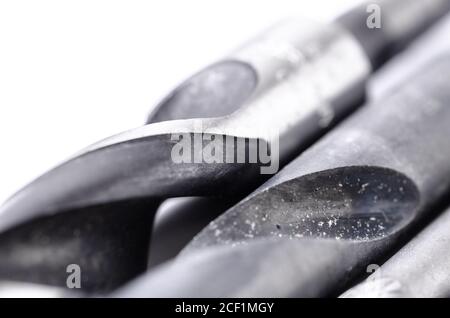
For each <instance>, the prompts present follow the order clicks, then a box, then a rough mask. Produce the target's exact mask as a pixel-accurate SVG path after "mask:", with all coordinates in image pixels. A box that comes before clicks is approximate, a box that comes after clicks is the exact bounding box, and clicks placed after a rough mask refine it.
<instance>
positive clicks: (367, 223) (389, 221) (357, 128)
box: [116, 56, 450, 297]
mask: <svg viewBox="0 0 450 318" xmlns="http://www.w3.org/2000/svg"><path fill="white" fill-rule="evenodd" d="M449 71H450V57H449V56H445V57H442V58H440V59H438V60H436V61H434V62H433V63H432V64H430V65H428V66H427V67H426V68H425V69H423V70H421V71H420V72H418V73H417V74H415V75H414V76H413V77H412V78H411V80H410V81H409V82H408V83H406V84H405V85H404V86H402V87H400V88H398V89H397V91H396V92H395V93H393V94H392V95H391V96H390V97H388V98H386V99H384V100H380V101H379V102H377V103H376V104H374V105H370V106H367V107H365V108H363V109H361V110H360V111H359V112H358V113H357V114H355V115H353V116H352V117H351V118H350V119H348V120H346V121H345V122H344V123H343V124H342V125H340V126H339V127H338V128H336V129H335V130H333V131H332V132H330V133H329V134H328V135H327V136H325V138H323V139H322V140H321V141H320V142H318V143H316V144H315V145H314V146H313V147H312V148H310V149H309V150H307V151H306V152H305V153H303V154H302V155H301V156H300V157H298V158H297V159H296V160H294V161H293V162H291V163H290V164H289V165H288V166H287V167H286V168H284V169H283V170H282V171H281V172H280V173H278V174H277V175H276V176H274V177H273V178H272V179H270V180H269V181H268V182H267V183H265V184H264V185H262V186H261V187H260V188H259V189H258V190H257V191H255V192H254V193H253V194H251V195H250V196H249V197H247V198H246V199H244V200H243V201H242V202H241V203H239V204H238V205H236V206H235V207H233V208H232V209H230V210H228V211H227V212H226V213H224V214H223V215H222V216H220V217H219V218H218V219H216V220H215V221H213V222H212V223H211V224H210V225H209V226H208V227H207V228H205V229H204V230H203V231H202V232H201V233H200V234H199V235H197V236H196V238H195V239H194V240H193V241H192V242H191V243H190V244H189V245H188V246H187V247H186V249H185V250H184V251H183V252H182V254H181V256H180V257H179V258H177V259H176V260H175V261H174V262H172V263H169V264H168V265H166V266H163V267H161V268H160V269H157V270H155V271H154V272H152V273H150V274H148V276H144V277H143V278H141V279H140V280H137V281H136V282H135V283H131V284H130V285H129V286H128V287H125V288H124V289H123V290H122V291H119V292H118V293H117V294H116V296H119V297H123V296H125V297H128V296H132V297H143V296H145V297H146V296H153V297H167V296H168V297H175V296H189V297H198V296H203V297H206V296H208V297H242V296H243V297H249V296H250V297H267V296H269V297H289V296H301V297H317V296H327V295H330V294H332V293H335V292H336V291H339V290H340V289H341V288H343V287H344V286H345V285H346V284H347V283H348V282H349V281H350V280H351V279H352V278H353V277H355V275H357V274H358V273H359V272H360V270H361V268H363V267H365V266H367V265H368V264H371V263H373V261H374V260H377V259H378V258H380V257H382V256H384V255H385V254H386V253H388V252H389V251H390V250H391V249H392V248H395V247H396V245H397V244H398V242H399V240H400V239H401V238H405V237H407V236H409V235H410V234H411V231H412V229H413V226H414V225H415V224H417V222H419V221H420V220H421V219H422V218H423V217H424V216H425V215H426V214H427V213H428V212H429V210H430V206H431V205H433V204H435V203H436V202H437V201H439V200H441V199H442V198H444V197H445V195H446V194H448V192H449V191H450V178H449V177H448V176H449V175H450V161H449V160H448V158H449V156H450V140H449V138H448V136H450V125H449V124H448V123H449V121H450V90H449V88H450V86H449V83H448V79H447V75H446V74H448V72H449Z"/></svg>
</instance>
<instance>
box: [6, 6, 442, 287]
mask: <svg viewBox="0 0 450 318" xmlns="http://www.w3.org/2000/svg"><path fill="white" fill-rule="evenodd" d="M394 3H395V5H394ZM380 5H381V6H382V7H383V8H384V11H385V12H386V13H387V14H388V19H387V21H391V23H388V24H387V25H386V26H385V27H384V28H383V31H375V32H369V33H368V34H367V35H364V36H359V31H358V30H359V29H361V28H364V25H363V26H361V25H359V24H358V23H355V24H354V25H353V24H352V23H350V20H352V21H359V20H360V19H361V17H365V16H366V12H365V10H361V8H360V9H355V10H354V11H352V12H351V13H350V14H349V15H348V16H347V17H342V19H338V21H337V22H336V23H334V24H332V25H329V26H320V25H316V24H310V23H304V22H302V21H290V22H287V23H285V24H281V25H278V26H276V27H275V28H274V29H272V30H269V31H267V32H266V33H264V34H263V35H262V36H261V37H260V38H257V39H256V40H255V41H253V42H250V44H249V45H247V46H244V47H243V48H241V49H240V50H238V51H236V52H235V53H233V54H231V55H230V56H229V57H228V58H227V59H225V60H224V61H222V62H220V63H217V64H215V65H213V66H211V67H210V68H207V69H206V70H205V71H203V72H200V73H199V74H197V75H196V76H194V77H193V78H191V79H190V80H188V81H187V82H186V83H184V84H182V85H181V87H180V88H178V89H176V90H175V91H174V92H173V93H172V94H170V96H169V97H168V98H167V99H166V100H165V101H164V102H163V103H162V104H161V107H160V108H158V109H157V111H156V112H155V113H153V114H152V115H151V118H150V119H149V121H151V122H155V123H153V124H150V125H147V126H144V127H140V128H136V129H133V130H131V131H128V132H125V133H122V134H119V135H116V136H113V137H111V138H108V139H106V140H104V141H101V142H99V143H97V144H94V145H93V146H91V147H88V148H87V149H85V150H84V151H82V152H80V153H79V154H77V155H76V156H74V157H73V158H71V159H69V160H68V161H66V162H64V163H63V164H61V165H60V166H58V167H56V168H55V169H53V170H51V171H49V172H48V173H46V174H45V175H43V176H42V177H40V178H38V179H36V180H35V181H34V182H32V183H31V184H29V185H28V186H26V187H25V188H24V189H22V190H21V191H20V192H18V193H17V194H16V195H15V196H13V197H12V198H11V199H9V200H8V201H7V202H6V203H5V205H3V206H2V207H1V208H0V232H1V233H2V236H5V238H4V239H1V240H0V241H3V242H4V244H5V246H3V248H2V251H3V252H4V255H6V256H7V258H6V259H7V260H8V261H6V265H5V266H4V267H3V270H2V269H1V268H0V275H2V276H3V277H5V276H6V277H15V278H17V279H20V280H27V281H28V280H31V281H35V282H38V283H39V282H43V283H51V284H60V282H61V277H59V276H58V275H55V272H61V271H60V268H61V266H62V265H63V264H68V263H71V262H78V263H81V264H82V265H83V270H84V272H85V273H86V274H87V276H88V277H89V278H90V279H89V280H88V281H87V286H88V288H89V289H97V288H101V289H110V288H113V287H115V286H117V285H118V284H120V283H121V282H123V281H125V280H126V279H129V278H130V277H131V276H133V275H136V274H137V273H139V272H141V271H142V270H143V263H145V258H146V253H143V251H144V250H145V249H146V248H147V246H148V242H147V241H148V229H147V227H146V226H148V227H149V226H150V224H151V220H152V218H153V216H152V215H151V213H150V212H151V211H155V209H156V208H157V207H158V206H159V203H160V202H161V200H163V199H166V198H170V197H179V196H191V195H201V196H204V195H217V194H221V193H241V192H242V191H243V190H242V189H243V188H244V189H245V188H248V187H249V186H250V185H251V184H252V183H257V182H258V180H257V179H258V178H256V177H257V176H258V172H259V168H260V164H258V163H257V164H251V163H234V164H230V163H224V164H209V163H205V162H202V163H186V164H176V163H175V162H174V161H173V158H172V157H171V150H172V149H173V140H172V139H171V137H172V136H173V135H174V134H192V135H199V134H203V133H204V132H207V133H210V134H215V135H219V136H230V137H234V138H236V139H244V140H245V141H248V140H261V141H264V142H266V143H269V144H270V146H275V145H274V144H272V143H271V142H270V141H271V138H270V136H267V135H266V130H267V129H268V128H271V130H272V131H276V132H277V133H278V134H279V137H280V140H279V146H280V149H279V154H280V161H281V164H283V162H285V161H287V160H288V159H289V158H290V157H292V156H293V155H294V154H296V153H299V152H300V151H302V150H304V149H305V148H306V147H307V146H308V145H309V144H310V143H311V142H312V141H313V140H315V139H317V137H318V136H320V135H322V134H323V133H324V132H325V131H327V130H328V129H329V128H330V127H332V125H333V123H335V122H337V121H339V120H340V119H341V118H342V117H344V116H346V115H347V114H348V113H350V112H351V111H353V110H354V108H355V106H356V105H358V104H360V102H361V100H362V99H363V96H364V87H365V83H366V80H367V78H368V76H369V74H370V64H372V65H373V67H374V68H376V67H378V66H379V60H380V59H382V57H383V58H385V57H386V56H389V55H390V54H392V53H394V52H395V51H396V49H397V48H394V46H395V45H393V43H394V42H395V43H403V42H407V41H408V40H410V39H411V38H413V37H414V36H415V35H417V34H419V33H420V32H421V31H422V30H423V29H424V28H426V26H427V25H429V24H431V23H432V22H434V21H435V20H436V19H437V18H438V17H440V16H441V15H443V13H445V12H447V11H448V9H449V1H443V0H432V1H430V0H427V1H425V0H421V1H410V0H409V1H407V0H399V1H383V2H380ZM418 8H419V9H420V10H418ZM399 17H401V20H402V21H406V22H405V23H404V24H402V25H403V27H401V28H399V26H398V25H397V24H396V23H393V21H397V18H399ZM345 21H349V22H348V23H346V22H345ZM367 37H369V38H367ZM370 39H373V41H375V39H377V43H378V45H377V46H370V45H368V43H370V42H371V41H372V40H370ZM275 107H276V108H275ZM274 109H276V111H274ZM197 115H198V116H202V117H210V118H207V119H202V120H198V119H197V120H196V119H184V118H192V117H195V116H197ZM220 116H222V117H220ZM167 119H179V120H174V121H166V122H161V121H163V120H167ZM200 125H201V126H202V127H201V128H198V127H199V126H200ZM258 127H259V128H260V129H258ZM246 145H247V148H246V149H245V151H249V149H248V148H249V147H251V146H252V143H250V142H248V143H247V144H246ZM233 151H234V152H237V149H236V148H235V147H234V146H233ZM255 179H256V180H255ZM236 180H239V183H238V185H239V186H237V183H236V182H235V181H236ZM149 211H150V212H149ZM126 212H128V213H126ZM58 214H60V217H58ZM132 214H133V215H132ZM130 224H131V226H130ZM99 227H100V228H101V229H102V230H101V231H98V228H99ZM54 228H58V229H59V231H57V232H56V233H55V234H53V233H52V231H50V230H51V229H54ZM36 237H39V238H41V240H39V241H38V243H36V244H35V245H33V244H31V247H32V248H33V250H34V251H35V252H37V250H39V248H41V249H42V250H47V251H50V252H49V254H50V255H48V257H40V258H39V259H38V260H34V259H33V262H31V261H30V256H29V255H28V254H26V253H22V252H21V247H20V246H23V245H24V243H27V244H29V243H30V242H33V241H35V242H36V240H35V238H36ZM49 242H50V243H49ZM143 256H144V257H143ZM2 259H5V258H2ZM0 265H1V264H0ZM0 267H1V266H0ZM31 268H33V269H36V268H37V269H39V270H33V271H31V270H30V269H31ZM31 272H33V273H36V272H37V273H38V274H33V275H31V274H30V273H31ZM30 275H31V276H30ZM63 281H64V280H63ZM89 282H90V283H89Z"/></svg>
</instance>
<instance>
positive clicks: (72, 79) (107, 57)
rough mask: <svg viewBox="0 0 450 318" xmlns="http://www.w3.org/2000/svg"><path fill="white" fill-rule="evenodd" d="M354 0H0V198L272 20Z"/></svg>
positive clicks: (325, 11)
mask: <svg viewBox="0 0 450 318" xmlns="http://www.w3.org/2000/svg"><path fill="white" fill-rule="evenodd" d="M357 2H359V1H358V0H313V1H311V0H309V1H306V0H296V1H293V0H291V1H285V0H259V1H258V0H164V1H112V0H105V1H95V0H83V1H80V0H78V1H61V0H55V1H33V0H30V1H20V0H14V1H6V0H5V1H2V0H0V203H1V202H2V201H4V200H5V199H6V198H7V197H8V196H10V195H11V194H13V193H14V192H15V191H16V190H18V189H19V188H20V187H22V186H24V185H25V184H27V183H28V182H29V181H31V180H32V179H33V178H35V177H37V176H39V175H40V174H42V173H44V172H45V171H46V170H48V169H50V168H51V167H53V166H54V165H56V164H58V163H59V162H61V161H63V160H64V159H65V158H67V157H69V156H70V155H72V154H73V153H75V152H77V151H78V150H80V149H82V148H84V147H85V146H87V145H89V144H91V143H94V142H95V141H97V140H99V139H102V138H104V137H107V136H109V135H112V134H115V133H118V132H121V131H123V130H126V129H129V128H133V127H136V126H139V125H141V124H143V122H144V121H145V118H146V115H147V114H148V113H149V111H150V110H151V109H152V107H154V105H155V104H156V103H157V102H158V101H159V99H160V98H161V97H163V96H164V95H165V94H166V93H167V92H168V91H169V90H170V89H172V88H173V87H174V86H175V85H176V84H178V83H179V82H180V81H181V80H183V79H184V78H185V77H187V76H189V75H191V74H192V73H193V72H195V71H197V70H199V69H200V68H202V67H204V66H206V65H207V64H209V63H211V62H213V61H214V60H216V59H219V58H221V57H222V56H224V55H226V54H227V53H228V52H229V51H231V50H232V49H233V48H235V47H236V46H238V45H239V44H241V43H242V42H245V40H247V39H248V38H250V37H251V36H252V35H254V34H255V33H258V31H259V30H261V29H264V28H266V27H267V26H270V24H272V23H273V22H276V21H277V20H280V19H282V18H286V17H292V16H305V17H308V18H313V19H316V20H319V21H330V20H332V19H333V18H334V17H335V16H336V15H338V14H339V13H341V12H342V11H344V10H346V9H347V8H348V7H349V6H351V5H354V4H355V3H357ZM68 182H70V180H68Z"/></svg>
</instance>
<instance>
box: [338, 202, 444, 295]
mask: <svg viewBox="0 0 450 318" xmlns="http://www.w3.org/2000/svg"><path fill="white" fill-rule="evenodd" d="M449 229H450V210H447V211H446V212H444V214H443V215H442V216H441V217H439V218H438V219H436V220H435V221H434V222H433V223H432V224H431V225H429V226H428V227H427V228H426V229H425V230H424V231H422V232H421V233H419V235H417V236H416V237H415V238H413V239H412V240H411V242H409V243H408V244H407V245H406V246H405V247H403V248H402V249H401V250H400V251H399V252H398V253H396V254H395V255H394V256H392V257H391V258H390V259H389V260H388V261H387V262H386V263H384V264H383V265H382V266H381V267H380V268H379V269H378V270H377V271H376V272H375V273H374V274H372V275H371V276H370V277H369V278H368V279H367V280H365V281H364V282H363V283H361V284H359V285H357V286H355V287H354V288H352V289H350V290H348V291H347V292H345V293H344V294H343V295H342V296H341V297H343V298H361V297H362V298H366V297H370V298H373V297H376V298H390V297H408V298H411V297H418V298H424V297H425V298H439V297H442V298H443V297H450V254H449V253H448V249H449V246H450V232H449Z"/></svg>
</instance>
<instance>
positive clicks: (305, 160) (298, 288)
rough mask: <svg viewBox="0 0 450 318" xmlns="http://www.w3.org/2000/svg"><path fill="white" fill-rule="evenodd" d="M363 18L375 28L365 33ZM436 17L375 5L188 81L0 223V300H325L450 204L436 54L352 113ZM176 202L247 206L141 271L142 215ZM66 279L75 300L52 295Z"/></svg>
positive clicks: (285, 34)
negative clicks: (374, 17) (377, 24)
mask: <svg viewBox="0 0 450 318" xmlns="http://www.w3.org/2000/svg"><path fill="white" fill-rule="evenodd" d="M368 4H370V5H376V6H378V7H379V8H381V10H382V13H383V25H382V27H381V28H369V27H367V25H366V23H367V17H368V12H367V10H366V9H367V5H368ZM449 11H450V1H449V0H414V1H412V0H396V1H395V0H380V1H372V2H370V3H367V4H365V5H361V6H358V7H356V8H354V9H352V10H350V11H348V12H347V13H345V14H343V15H341V16H340V17H338V18H337V19H336V20H335V21H334V22H332V23H330V24H328V25H326V24H325V25H323V24H320V23H316V22H312V21H306V20H302V19H290V20H287V21H285V22H282V23H279V24H277V25H275V26H274V27H272V28H270V29H268V30H266V31H264V32H263V33H261V35H260V36H258V37H256V38H255V39H253V40H252V41H250V42H248V43H247V44H246V45H243V46H242V47H240V48H239V49H237V50H235V51H234V52H233V53H231V54H229V55H228V56H227V57H226V58H224V59H223V60H221V61H219V62H217V63H215V64H212V65H211V66H209V67H207V68H205V69H204V70H202V71H200V72H198V73H197V74H195V75H194V76H192V77H191V78H189V79H188V80H186V81H185V82H184V83H182V84H181V85H180V86H179V87H177V88H176V89H175V90H173V91H172V92H171V93H170V94H169V95H168V96H167V97H166V98H165V99H164V100H163V101H162V102H161V103H160V104H159V105H158V106H157V108H156V109H155V110H154V111H153V112H152V113H151V114H150V116H149V117H148V119H147V123H146V125H144V126H142V127H138V128H134V129H131V130H129V131H125V132H123V133H119V134H117V135H114V136H112V137H109V138H106V139H104V140H102V141H99V142H97V143H95V144H93V145H91V146H89V147H87V148H85V149H84V150H82V151H80V152H79V153H77V154H75V155H74V156H73V157H71V158H70V159H68V160H67V161H65V162H63V163H62V164H60V165H59V166H57V167H55V168H54V169H52V170H50V171H48V172H47V173H45V174H44V175H42V176H41V177H39V178H37V179H36V180H34V181H33V182H31V183H30V184H28V185H27V186H25V187H24V188H23V189H22V190H20V191H19V192H17V193H16V194H15V195H14V196H13V197H11V198H10V199H9V200H8V201H6V202H5V203H4V205H2V206H1V207H0V295H2V293H7V291H8V290H16V289H17V290H19V291H20V290H22V291H26V290H30V292H33V293H34V292H36V293H37V294H39V292H40V291H42V293H43V294H45V295H49V296H51V295H54V296H56V297H79V296H85V295H97V294H98V293H101V294H102V295H111V296H115V297H130V296H131V297H230V296H235V297H324V296H330V295H332V296H335V295H339V294H340V293H342V292H343V291H344V290H345V289H346V288H348V287H351V286H352V285H354V282H355V280H357V279H358V278H360V277H361V273H362V272H363V271H364V267H366V266H367V265H369V264H370V263H371V262H377V261H382V260H383V259H384V258H385V257H387V256H392V255H393V254H394V253H395V251H396V250H398V249H399V248H401V247H402V244H403V242H405V240H406V241H408V240H410V239H412V238H413V236H414V234H415V233H416V232H415V227H420V224H422V222H423V220H424V218H425V217H426V216H428V215H431V214H432V213H433V211H435V205H436V204H438V203H440V202H441V201H443V200H445V197H446V195H448V193H450V177H449V176H450V162H449V160H448V158H449V157H450V143H449V140H448V136H450V130H449V128H450V108H449V107H450V95H449V93H448V92H449V91H450V90H449V87H448V74H450V60H449V58H448V55H442V56H441V57H440V58H435V59H433V60H432V61H431V62H430V63H428V64H427V65H422V66H421V67H416V69H418V70H417V71H416V73H414V74H413V75H412V77H411V79H410V81H409V82H407V83H406V82H404V83H401V84H400V85H398V86H396V87H395V88H394V90H395V92H391V93H390V94H389V96H383V97H382V98H379V99H378V100H377V101H375V102H373V103H368V106H364V107H362V108H361V109H358V108H359V106H361V105H363V104H364V102H365V99H366V90H367V82H368V81H369V80H370V79H371V77H372V74H374V72H376V71H378V70H379V69H382V68H383V67H384V65H385V64H386V63H387V62H388V61H390V60H391V59H392V58H394V57H395V56H396V55H397V54H398V53H400V52H402V51H404V50H405V49H406V51H407V48H408V46H409V44H410V43H412V42H413V41H414V40H415V39H416V38H417V37H418V36H419V35H421V34H422V33H423V32H424V31H426V30H427V29H428V28H429V27H430V26H432V25H433V24H434V23H435V22H436V21H438V20H439V19H440V18H441V17H443V16H444V15H446V14H447V13H448V12H449ZM430 154H433V155H430ZM190 196H197V197H226V198H232V199H231V200H235V201H236V202H237V199H238V198H244V197H245V198H244V199H243V200H242V201H240V202H239V203H237V204H236V205H234V206H232V207H231V208H230V209H228V210H227V211H222V212H223V213H222V214H221V216H220V217H218V218H217V219H215V220H214V221H213V222H211V223H210V224H209V225H208V226H206V228H204V229H203V230H202V231H201V232H200V233H198V234H197V233H192V236H193V235H194V234H197V235H196V236H195V238H194V239H193V240H192V241H191V242H190V243H189V244H188V245H187V246H186V247H185V248H184V250H183V251H182V252H181V254H180V255H179V256H178V257H176V258H175V259H174V260H172V261H170V262H168V263H166V264H164V265H162V266H161V267H158V268H157V269H155V270H153V269H152V270H150V271H147V262H148V252H149V246H150V236H151V234H152V233H151V226H152V223H153V220H154V216H155V213H156V211H157V210H158V208H159V207H160V205H161V203H162V202H163V201H164V200H166V199H170V198H179V197H190ZM220 209H223V208H222V207H219V203H217V207H216V208H215V209H213V208H211V210H220ZM431 231H433V230H431ZM436 231H437V230H436ZM439 231H440V230H439ZM425 233H426V232H425ZM175 235H176V233H175ZM424 244H426V243H424ZM405 248H408V245H407V247H405ZM418 248H419V249H420V244H419V247H418ZM395 257H396V256H395V255H394V256H393V257H392V259H391V261H390V262H392V263H394V264H395V262H398V263H401V262H402V259H401V258H402V257H401V256H397V257H398V258H399V260H398V261H397V260H396V258H395ZM418 262H419V261H418ZM69 264H78V265H79V267H80V268H81V269H82V271H83V275H82V278H81V283H80V286H81V289H82V293H71V292H70V291H67V290H66V289H64V288H65V286H66V284H67V280H66V278H67V272H66V267H67V265H69ZM387 264H388V265H387V266H388V268H389V266H392V265H389V264H390V263H387ZM394 267H395V266H394ZM394 271H395V269H394ZM412 273H414V272H413V271H412ZM393 275H394V274H393ZM411 275H413V274H411ZM394 276H395V275H394ZM133 279H134V280H133ZM132 280H133V281H132ZM130 281H132V282H131V283H130ZM211 281H214V284H211V283H209V282H211ZM428 283H429V282H427V284H428ZM430 284H431V283H430ZM124 285H125V286H124ZM123 286H124V287H123ZM430 289H432V288H431V287H430ZM359 290H360V289H355V292H354V291H350V292H349V295H358V291H359ZM110 292H112V294H109V293H110ZM436 293H437V292H431V291H430V293H429V295H435V294H436Z"/></svg>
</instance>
